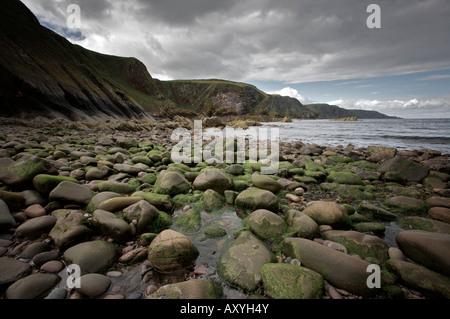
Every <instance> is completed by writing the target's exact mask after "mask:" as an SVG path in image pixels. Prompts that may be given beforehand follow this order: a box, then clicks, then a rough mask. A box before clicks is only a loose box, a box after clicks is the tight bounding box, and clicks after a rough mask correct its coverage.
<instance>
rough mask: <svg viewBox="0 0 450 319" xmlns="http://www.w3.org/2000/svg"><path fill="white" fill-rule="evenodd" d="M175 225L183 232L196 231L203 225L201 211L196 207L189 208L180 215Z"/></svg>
mask: <svg viewBox="0 0 450 319" xmlns="http://www.w3.org/2000/svg"><path fill="white" fill-rule="evenodd" d="M173 225H174V226H175V227H177V228H178V229H179V230H180V231H181V232H183V233H196V232H198V231H199V230H200V229H201V227H202V220H201V215H200V212H199V211H198V210H195V209H189V210H188V211H186V212H184V213H183V214H181V215H180V216H178V217H177V219H175V222H174V223H173Z"/></svg>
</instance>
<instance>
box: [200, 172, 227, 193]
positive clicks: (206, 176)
mask: <svg viewBox="0 0 450 319" xmlns="http://www.w3.org/2000/svg"><path fill="white" fill-rule="evenodd" d="M192 184H193V186H194V188H195V189H197V190H201V191H205V190H207V189H212V190H214V191H216V192H218V193H219V194H221V195H223V194H224V191H226V190H229V189H232V188H233V180H232V178H231V177H230V176H229V175H228V174H227V173H225V172H224V171H222V170H219V169H205V170H204V171H203V172H201V173H200V174H199V175H198V176H197V177H196V178H195V180H194V182H193V183H192Z"/></svg>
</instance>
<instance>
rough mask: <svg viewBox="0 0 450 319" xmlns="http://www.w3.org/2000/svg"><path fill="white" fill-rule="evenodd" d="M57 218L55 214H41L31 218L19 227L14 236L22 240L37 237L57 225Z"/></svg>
mask: <svg viewBox="0 0 450 319" xmlns="http://www.w3.org/2000/svg"><path fill="white" fill-rule="evenodd" d="M55 224H56V218H55V217H53V216H47V215H46V216H41V217H36V218H33V219H29V220H27V221H25V222H24V223H23V224H21V225H20V226H19V227H17V229H16V231H15V233H14V236H15V237H16V238H18V239H20V240H24V239H36V238H38V237H40V236H41V235H42V234H46V233H48V232H50V230H51V229H52V228H53V226H55Z"/></svg>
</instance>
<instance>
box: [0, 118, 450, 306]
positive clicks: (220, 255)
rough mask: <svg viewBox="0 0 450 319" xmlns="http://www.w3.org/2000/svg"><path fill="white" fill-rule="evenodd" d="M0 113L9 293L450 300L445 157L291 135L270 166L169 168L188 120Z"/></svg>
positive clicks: (0, 264)
mask: <svg viewBox="0 0 450 319" xmlns="http://www.w3.org/2000/svg"><path fill="white" fill-rule="evenodd" d="M217 121H219V122H220V119H209V122H210V123H212V124H211V126H213V124H214V125H216V124H217ZM1 122H2V123H1V124H2V125H1V128H0V296H1V298H3V299H40V298H46V299H88V298H89V299H161V298H164V299H171V298H180V299H221V298H225V299H244V298H272V299H403V298H408V299H435V298H439V299H440V298H450V279H449V278H450V273H449V269H450V187H449V186H450V162H449V155H448V154H441V153H440V152H438V151H434V150H430V149H422V150H408V151H398V150H396V149H395V148H388V147H374V146H371V147H367V148H359V149H356V148H354V147H353V146H352V145H345V146H338V147H323V146H319V145H314V144H304V143H302V142H301V141H298V142H293V143H284V142H282V143H281V144H280V156H279V157H280V158H279V169H278V171H277V173H276V174H274V175H262V174H260V171H261V167H262V166H263V165H264V161H259V162H252V161H248V160H247V161H245V162H244V163H237V164H226V163H220V164H210V165H208V164H206V163H204V162H203V163H198V164H194V163H193V164H188V165H186V164H178V163H173V162H172V160H171V147H172V146H173V145H174V142H173V141H171V139H170V136H171V132H172V130H173V129H175V128H178V127H185V128H188V129H190V128H192V121H191V120H190V119H186V118H181V117H176V118H174V119H173V120H171V121H168V120H166V121H150V120H148V119H142V120H130V121H117V122H114V121H106V122H65V121H59V120H58V121H52V122H50V121H48V122H42V121H39V120H35V121H21V120H6V119H3V120H2V121H1ZM204 122H206V123H208V121H204ZM244 122H245V121H244ZM219 124H222V125H225V124H224V123H219ZM234 124H236V123H234ZM234 124H233V125H234ZM245 124H246V123H242V122H241V123H237V124H236V125H238V126H242V125H245ZM247 124H249V125H254V123H253V122H249V123H247ZM247 156H248V154H247ZM71 265H76V266H77V267H79V268H78V270H79V271H80V274H79V275H80V276H81V277H79V282H78V283H79V285H75V286H74V287H72V285H70V283H73V282H72V281H71V278H75V277H73V276H74V274H75V273H73V272H70V271H69V270H70V269H72V268H70V267H71ZM370 269H375V271H371V270H370ZM377 271H378V272H377ZM376 275H378V277H377V276H376ZM75 279H76V278H75ZM372 279H373V281H372ZM370 283H373V285H371V284H370Z"/></svg>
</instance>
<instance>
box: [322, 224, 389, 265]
mask: <svg viewBox="0 0 450 319" xmlns="http://www.w3.org/2000/svg"><path fill="white" fill-rule="evenodd" d="M322 237H323V238H324V239H327V240H331V241H334V242H337V243H339V244H342V245H344V246H345V248H347V251H348V252H349V253H350V254H357V255H359V256H360V257H361V258H363V259H364V258H366V257H375V258H377V259H378V260H379V261H380V262H382V263H384V262H385V261H386V260H387V259H388V249H389V247H388V245H387V244H386V242H385V241H384V240H382V239H381V238H379V237H377V236H372V235H367V234H363V233H361V232H357V231H352V230H349V231H345V230H329V231H326V232H323V233H322Z"/></svg>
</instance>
